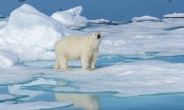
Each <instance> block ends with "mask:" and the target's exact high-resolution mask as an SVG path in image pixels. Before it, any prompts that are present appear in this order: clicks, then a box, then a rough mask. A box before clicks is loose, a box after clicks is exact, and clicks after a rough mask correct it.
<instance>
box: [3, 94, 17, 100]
mask: <svg viewBox="0 0 184 110" xmlns="http://www.w3.org/2000/svg"><path fill="white" fill-rule="evenodd" d="M14 98H15V96H13V95H9V94H0V101H3V100H9V99H14Z"/></svg>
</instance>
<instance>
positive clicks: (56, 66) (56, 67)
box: [54, 59, 60, 69]
mask: <svg viewBox="0 0 184 110" xmlns="http://www.w3.org/2000/svg"><path fill="white" fill-rule="evenodd" d="M54 68H55V69H60V65H59V62H58V60H57V59H56V61H55V64H54Z"/></svg>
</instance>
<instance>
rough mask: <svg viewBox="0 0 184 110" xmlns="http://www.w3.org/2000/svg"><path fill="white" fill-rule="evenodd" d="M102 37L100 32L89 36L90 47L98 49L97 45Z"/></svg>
mask: <svg viewBox="0 0 184 110" xmlns="http://www.w3.org/2000/svg"><path fill="white" fill-rule="evenodd" d="M102 35H103V33H102V32H97V33H92V34H90V45H91V46H92V47H93V48H98V47H99V45H100V43H101V40H102Z"/></svg>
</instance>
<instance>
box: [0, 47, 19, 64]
mask: <svg viewBox="0 0 184 110" xmlns="http://www.w3.org/2000/svg"><path fill="white" fill-rule="evenodd" d="M0 61H1V62H0V66H13V65H15V64H18V62H19V57H17V56H16V55H15V54H13V53H11V52H9V51H6V50H1V49H0Z"/></svg>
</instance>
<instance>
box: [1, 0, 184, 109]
mask: <svg viewBox="0 0 184 110" xmlns="http://www.w3.org/2000/svg"><path fill="white" fill-rule="evenodd" d="M23 3H27V4H30V5H32V6H34V7H35V8H37V9H38V10H39V11H41V12H43V13H45V14H47V15H51V14H52V13H54V12H55V11H58V10H60V9H62V10H66V9H69V8H72V7H75V6H78V5H81V6H83V8H84V10H83V13H82V15H83V16H85V17H87V18H88V19H99V18H104V19H108V20H112V21H130V20H131V18H133V17H136V16H143V15H150V16H154V17H158V18H160V19H162V18H163V15H164V14H168V13H174V12H178V13H179V12H183V10H184V7H183V6H182V4H183V3H184V1H183V0H171V1H170V0H161V1H158V0H147V1H145V0H139V1H138V0H115V1H112V0H98V1H97V0H93V1H85V0H79V1H72V0H67V1H63V0H62V1H61V0H53V1H52V2H51V1H50V0H44V1H43V0H37V1H33V0H25V2H18V1H11V0H6V1H5V0H4V1H0V15H3V16H9V14H10V12H11V11H12V10H14V9H15V8H17V7H19V6H20V5H22V4H23ZM103 26H104V25H103ZM105 26H106V24H105ZM108 26H111V25H108ZM113 26H114V25H113ZM97 27H101V25H98V26H96V27H93V26H91V27H90V26H89V27H87V28H84V29H83V30H81V31H84V30H85V29H91V28H94V29H95V28H97ZM167 31H169V32H173V31H172V29H171V30H167ZM164 32H165V31H164ZM179 32H180V31H179ZM140 45H141V44H140ZM142 45H143V44H142ZM164 49H165V48H164ZM166 49H167V48H166ZM175 49H177V47H176V48H175ZM164 52H165V50H164ZM179 52H181V51H179ZM148 54H150V55H149V56H150V57H149V58H142V57H137V56H131V57H128V55H127V56H123V55H101V56H99V60H98V61H97V67H98V68H102V69H103V68H104V71H103V70H102V71H100V70H99V71H98V72H99V74H101V73H102V72H107V75H108V76H106V77H105V75H106V74H105V73H104V74H102V75H98V74H95V73H89V74H93V75H94V78H97V77H100V78H99V79H98V80H96V81H98V82H97V83H95V84H93V83H94V82H92V81H93V80H94V79H93V76H91V78H89V76H88V75H86V76H85V75H83V74H81V73H80V72H81V71H80V70H79V69H80V68H81V66H80V64H78V62H77V63H76V64H75V63H74V64H73V62H71V63H69V65H70V66H71V67H73V68H76V69H75V70H76V71H77V72H76V73H72V72H71V75H70V73H65V74H67V75H64V74H61V75H60V74H59V72H58V71H53V70H52V68H53V65H54V61H53V60H49V61H29V62H20V64H19V65H21V66H20V68H19V66H18V68H19V69H18V70H17V69H16V67H14V68H13V69H12V70H10V71H13V72H12V73H14V72H15V73H17V72H20V74H21V75H22V77H23V78H25V79H26V80H25V81H24V80H23V81H20V82H21V83H20V82H19V79H20V80H21V76H19V77H15V76H13V75H12V74H10V75H12V76H9V77H10V79H8V80H9V81H8V83H4V82H7V81H4V80H1V82H2V83H1V84H0V94H8V95H10V98H7V97H5V95H2V96H1V97H0V106H2V105H3V104H4V103H5V104H6V103H8V104H13V105H16V104H17V105H18V104H20V103H24V102H28V103H29V102H40V101H45V102H62V101H69V102H72V104H68V105H66V106H64V107H62V106H50V107H48V108H42V107H40V108H38V109H51V110H53V109H54V110H84V109H85V110H100V109H101V110H163V109H167V110H183V109H184V103H183V102H184V92H183V91H181V92H178V91H177V92H169V91H168V92H162V91H163V90H164V89H166V90H167V88H164V85H165V84H167V85H166V86H168V85H169V84H172V82H170V80H168V81H166V83H165V82H161V81H160V79H159V78H160V77H162V76H157V77H155V76H154V74H157V72H159V71H162V73H164V72H163V71H166V72H168V74H169V76H166V79H165V80H167V77H168V78H169V79H172V78H173V80H179V79H178V78H179V77H180V76H177V75H178V74H177V72H180V74H179V75H181V74H182V73H181V72H183V70H182V65H183V64H184V56H183V55H176V56H175V55H172V56H169V55H168V56H164V55H163V56H154V55H155V53H148ZM136 62H141V63H140V66H141V67H140V68H137V67H138V66H139V64H134V63H136ZM154 62H156V63H155V64H158V67H157V65H155V64H154ZM159 62H160V64H159ZM163 62H164V63H163ZM152 63H153V65H152ZM115 64H120V65H121V64H123V65H125V66H123V67H125V72H124V74H122V73H123V72H122V73H120V72H121V71H120V72H119V73H118V70H119V67H117V68H112V69H117V71H116V70H114V73H113V72H112V73H111V74H117V76H118V75H120V76H119V77H121V75H125V80H124V79H123V78H124V77H123V76H122V77H121V78H122V79H123V80H124V81H127V82H128V83H131V82H130V81H135V82H134V83H139V84H140V85H142V83H140V81H139V80H145V81H146V79H149V77H154V78H156V79H155V80H153V79H151V78H150V79H151V80H153V87H152V86H146V85H144V84H143V86H140V87H139V86H138V87H136V86H132V85H133V83H132V84H130V85H131V87H132V88H130V89H129V86H122V88H123V89H126V90H130V92H132V91H135V92H132V93H130V94H131V95H126V94H127V93H128V92H129V91H128V92H127V91H126V90H125V91H124V93H126V94H125V95H124V94H123V95H122V94H118V92H114V91H113V86H115V88H114V89H116V90H115V91H123V90H121V89H122V88H118V89H117V88H116V85H123V84H125V85H128V83H126V82H123V81H122V82H118V81H117V82H110V81H114V80H113V78H116V77H112V80H111V76H113V75H111V74H109V73H108V72H109V71H111V70H109V69H106V68H108V67H111V66H113V65H115ZM149 64H150V65H151V66H144V65H149ZM172 64H173V65H174V64H177V65H178V66H181V67H180V68H177V67H176V68H175V67H172V66H171V67H172V69H171V70H172V71H173V72H172V73H169V71H170V66H168V65H172ZM131 65H135V66H133V67H132V68H131V67H129V66H131ZM162 65H163V67H162ZM22 66H23V67H22ZM146 67H147V68H148V69H147V68H146ZM152 67H153V68H152ZM105 69H106V70H105ZM121 69H122V68H121ZM126 69H127V70H126ZM167 69H168V70H167ZM179 70H181V71H179ZM8 71H9V69H2V72H4V73H7V74H4V75H8ZM50 71H51V72H50ZM131 71H134V72H135V71H138V72H137V74H138V73H139V71H140V72H143V73H144V72H145V71H146V72H145V73H149V72H150V73H152V74H151V75H152V76H151V75H150V74H146V79H144V78H140V77H143V76H144V75H143V76H141V73H140V74H138V75H136V74H132V76H134V77H131ZM47 72H48V73H47ZM49 72H50V73H49ZM78 72H79V73H78ZM116 72H117V73H116ZM127 72H129V73H127ZM175 72H176V74H174V73H175ZM24 73H26V74H31V75H32V76H31V75H30V76H27V75H24ZM52 73H53V74H54V75H56V76H54V75H52ZM56 73H58V74H56ZM85 74H86V73H85ZM87 74H88V73H87ZM126 74H130V75H129V76H130V77H127V76H126ZM165 74H167V73H165ZM165 74H158V75H165ZM62 75H63V76H62ZM77 75H79V77H77ZM149 75H150V76H149ZM72 76H73V77H74V78H73V79H72V78H71V79H70V77H72ZM175 76H177V78H175ZM2 77H3V76H2ZM30 77H31V78H30ZM102 77H105V78H108V80H107V82H105V83H107V85H106V84H102V85H103V86H109V84H111V83H112V84H113V86H112V87H111V86H109V88H110V89H111V90H110V89H109V90H107V91H104V92H103V89H100V88H103V87H102V85H101V84H100V83H103V81H104V79H105V78H104V79H103V78H102ZM163 77H164V76H163ZM11 78H12V79H11ZM126 78H127V79H126ZM157 78H158V79H157ZM174 78H175V79H174ZM85 79H88V80H89V83H87V84H89V85H85V84H83V85H82V83H86V82H87V81H86V80H85ZM134 79H135V80H134ZM136 79H138V81H137V80H136ZM161 79H162V78H161ZM163 79H164V78H163ZM6 80H7V79H6ZM16 80H18V81H16ZM115 80H116V79H115ZM117 80H121V79H117ZM129 80H130V81H129ZM181 80H182V79H181ZM3 81H4V82H3ZM108 81H109V82H108ZM171 81H172V80H171ZM17 82H18V83H17ZM142 82H143V83H144V81H142ZM160 82H161V84H160V85H159V84H158V86H160V87H158V86H157V83H160ZM98 83H99V84H98ZM145 83H146V82H145ZM162 83H163V86H162ZM182 83H183V82H182ZM90 84H91V85H90ZM139 84H137V85H139ZM149 84H152V83H149ZM154 84H155V85H156V86H155V85H154ZM94 85H95V87H98V86H99V88H98V89H99V91H98V90H97V91H95V87H90V86H94ZM178 85H179V84H178V83H177V84H175V85H173V86H178ZM179 86H180V87H181V85H179ZM82 87H83V88H84V90H83V88H82ZM117 87H121V86H117ZM141 87H142V88H144V90H140V88H141ZM146 87H148V88H147V89H146ZM154 87H155V89H156V90H158V91H159V90H160V91H161V92H158V93H155V91H154ZM168 87H169V86H168ZM173 88H174V87H173ZM181 88H182V87H181ZM89 89H91V91H92V92H91V91H90V92H89ZM93 89H94V91H93ZM105 89H107V88H105ZM148 89H151V90H153V93H154V94H151V93H152V92H150V91H149V90H148ZM131 90H132V91H131ZM168 90H170V89H168ZM136 91H137V93H139V94H138V95H136V94H135V93H136ZM140 91H141V92H142V91H143V93H141V92H140ZM147 91H148V92H147ZM144 93H148V94H144ZM132 94H135V95H132ZM140 94H143V95H140ZM8 106H11V105H8ZM18 106H20V107H21V105H18ZM37 106H38V107H39V106H40V104H38V105H37ZM28 107H31V106H29V105H28ZM9 109H12V108H11V107H10V108H9ZM17 109H18V107H17ZM7 110H8V109H7Z"/></svg>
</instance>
